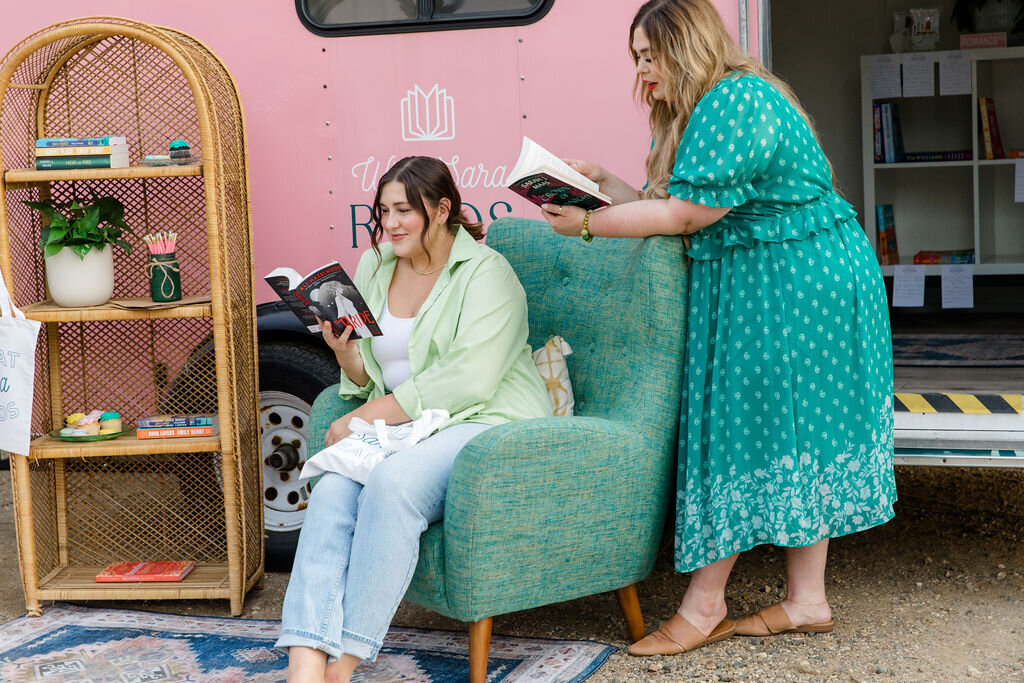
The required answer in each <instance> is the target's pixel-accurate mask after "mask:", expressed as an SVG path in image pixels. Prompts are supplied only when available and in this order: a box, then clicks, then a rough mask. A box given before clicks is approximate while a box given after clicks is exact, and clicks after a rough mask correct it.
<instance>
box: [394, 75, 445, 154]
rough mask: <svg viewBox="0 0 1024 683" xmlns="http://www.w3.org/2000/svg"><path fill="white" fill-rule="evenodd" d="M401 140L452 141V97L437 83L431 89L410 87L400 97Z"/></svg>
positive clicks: (416, 86)
mask: <svg viewBox="0 0 1024 683" xmlns="http://www.w3.org/2000/svg"><path fill="white" fill-rule="evenodd" d="M402 139H403V140H405V141H406V142H413V141H424V142H426V141H432V140H454V139H455V99H454V98H452V97H450V96H449V95H448V91H447V90H445V89H444V88H441V87H439V86H438V84H437V83H435V84H434V87H433V88H431V89H430V92H423V90H421V89H420V86H418V85H415V86H413V89H412V90H409V91H407V92H406V95H405V98H404V99H402Z"/></svg>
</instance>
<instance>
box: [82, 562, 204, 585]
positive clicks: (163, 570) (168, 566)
mask: <svg viewBox="0 0 1024 683" xmlns="http://www.w3.org/2000/svg"><path fill="white" fill-rule="evenodd" d="M195 567H196V563H195V562H193V561H191V560H175V561H170V560H168V561H159V562H114V563H113V564H111V565H108V566H107V568H106V569H104V570H103V571H101V572H100V573H99V574H97V575H96V581H97V582H98V583H124V582H127V581H181V580H182V579H184V578H185V577H186V576H188V574H189V572H191V571H192V570H193V569H195Z"/></svg>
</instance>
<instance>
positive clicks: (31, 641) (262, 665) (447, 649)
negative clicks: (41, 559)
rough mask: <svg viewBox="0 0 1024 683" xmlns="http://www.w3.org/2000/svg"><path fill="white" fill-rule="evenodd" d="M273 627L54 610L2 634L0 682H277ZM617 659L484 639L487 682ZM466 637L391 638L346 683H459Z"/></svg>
mask: <svg viewBox="0 0 1024 683" xmlns="http://www.w3.org/2000/svg"><path fill="white" fill-rule="evenodd" d="M279 627H280V623H279V622H277V621H266V620H257V619H220V618H216V617H190V616H180V615H176V614H158V613H154V612H138V611H135V610H119V609H94V608H90V607H80V606H78V605H64V604H59V605H56V606H54V607H50V608H48V609H46V610H44V611H43V616H41V617H19V618H17V619H14V620H13V621H9V622H7V623H6V624H2V625H0V681H6V682H10V683H14V682H15V681H47V683H57V682H58V681H66V682H68V683H70V682H71V681H77V682H79V683H82V682H85V681H89V682H91V683H100V681H111V682H113V681H116V682H117V683H141V682H142V681H195V682H200V681H201V682H207V681H208V682H209V683H235V682H237V683H242V682H243V681H244V682H246V683H265V682H270V681H284V680H285V669H286V668H287V664H288V657H287V655H286V654H285V653H284V652H283V651H281V650H277V649H275V648H274V641H275V640H276V639H277V632H278V629H279ZM614 651H615V648H614V647H612V646H610V645H605V644H603V643H595V642H592V641H580V640H542V639H539V638H510V637H503V636H494V637H492V638H491V653H490V662H489V664H488V677H487V680H488V681H489V682H491V683H496V682H498V681H501V682H502V683H513V682H519V681H524V682H525V681H530V682H531V683H532V682H533V681H559V682H562V681H565V682H569V681H582V680H584V679H586V678H588V677H589V676H590V675H591V674H592V673H594V671H596V670H597V669H598V668H599V667H600V666H601V665H602V664H603V663H604V661H605V660H606V659H607V658H608V656H609V655H610V654H611V653H612V652H614ZM468 652H469V638H468V634H466V633H462V632H457V631H429V630H424V629H415V628H399V627H394V628H392V629H391V630H390V631H389V632H388V635H387V638H386V639H385V642H384V648H383V649H382V651H381V654H380V655H379V656H378V657H377V661H376V662H373V663H367V664H363V665H362V666H361V667H360V668H359V669H357V670H356V674H355V676H354V677H353V681H422V682H424V683H428V682H429V683H434V682H439V681H451V682H453V683H454V682H455V681H465V680H467V679H468V677H469V658H468Z"/></svg>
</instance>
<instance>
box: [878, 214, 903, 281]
mask: <svg viewBox="0 0 1024 683" xmlns="http://www.w3.org/2000/svg"><path fill="white" fill-rule="evenodd" d="M875 222H876V224H877V226H878V262H879V263H880V264H881V265H883V266H895V265H898V264H899V262H900V252H899V248H898V247H897V245H896V214H895V213H894V211H893V207H892V204H878V205H876V206H875Z"/></svg>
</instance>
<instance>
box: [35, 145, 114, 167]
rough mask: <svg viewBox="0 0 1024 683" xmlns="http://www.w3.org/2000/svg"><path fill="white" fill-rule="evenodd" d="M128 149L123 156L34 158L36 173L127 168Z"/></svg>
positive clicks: (99, 155)
mask: <svg viewBox="0 0 1024 683" xmlns="http://www.w3.org/2000/svg"><path fill="white" fill-rule="evenodd" d="M127 167H128V148H127V147H125V148H124V153H123V154H117V153H115V154H98V155H87V156H66V157H36V170H37V171H66V170H68V169H75V168H127Z"/></svg>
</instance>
